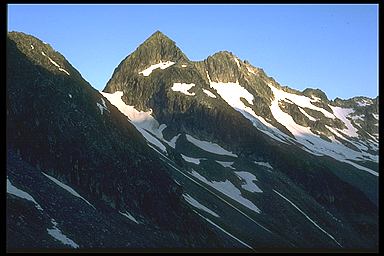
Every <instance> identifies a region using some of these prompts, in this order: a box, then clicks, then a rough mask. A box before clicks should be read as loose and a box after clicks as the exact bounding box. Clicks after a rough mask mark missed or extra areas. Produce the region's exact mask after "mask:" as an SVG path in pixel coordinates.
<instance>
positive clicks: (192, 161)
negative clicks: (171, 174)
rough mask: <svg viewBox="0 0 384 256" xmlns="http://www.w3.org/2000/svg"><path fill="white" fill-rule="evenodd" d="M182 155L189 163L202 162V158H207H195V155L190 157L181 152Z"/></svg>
mask: <svg viewBox="0 0 384 256" xmlns="http://www.w3.org/2000/svg"><path fill="white" fill-rule="evenodd" d="M180 155H181V157H182V158H183V159H184V161H187V162H189V163H193V164H200V160H205V158H193V157H188V156H185V155H183V154H180Z"/></svg>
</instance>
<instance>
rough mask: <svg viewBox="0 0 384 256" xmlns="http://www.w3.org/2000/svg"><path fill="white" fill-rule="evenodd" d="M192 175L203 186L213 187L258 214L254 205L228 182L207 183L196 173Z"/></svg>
mask: <svg viewBox="0 0 384 256" xmlns="http://www.w3.org/2000/svg"><path fill="white" fill-rule="evenodd" d="M192 175H193V176H194V177H196V178H197V179H199V180H200V181H202V182H204V183H205V184H207V185H209V186H211V187H213V188H214V189H216V190H218V191H220V192H221V193H223V194H224V195H226V196H228V197H230V198H232V199H233V200H235V201H237V202H238V203H240V204H242V205H243V206H245V207H247V208H248V209H250V210H252V211H255V212H257V213H260V212H261V211H260V209H259V208H258V207H257V206H256V205H254V204H253V203H252V202H251V201H249V200H248V199H246V198H244V197H243V196H242V195H241V192H240V190H239V189H238V188H236V187H235V185H233V184H232V183H231V182H230V181H229V180H226V181H224V182H218V181H213V182H209V181H208V180H207V179H206V178H205V177H203V176H201V175H200V174H199V173H198V172H196V171H192Z"/></svg>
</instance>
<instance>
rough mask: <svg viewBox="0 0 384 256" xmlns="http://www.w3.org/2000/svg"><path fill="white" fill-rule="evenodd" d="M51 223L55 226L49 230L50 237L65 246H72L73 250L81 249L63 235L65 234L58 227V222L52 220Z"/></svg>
mask: <svg viewBox="0 0 384 256" xmlns="http://www.w3.org/2000/svg"><path fill="white" fill-rule="evenodd" d="M51 223H52V224H53V228H47V232H48V234H49V235H50V236H52V237H53V238H55V239H56V240H58V241H60V242H62V243H63V244H66V245H69V246H71V247H72V248H79V245H78V244H77V243H75V242H74V241H73V240H71V239H69V238H68V237H67V236H66V235H64V234H63V232H62V231H61V230H60V229H59V228H58V227H57V222H56V221H55V220H54V219H51Z"/></svg>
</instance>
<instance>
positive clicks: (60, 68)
mask: <svg viewBox="0 0 384 256" xmlns="http://www.w3.org/2000/svg"><path fill="white" fill-rule="evenodd" d="M31 46H32V45H31ZM41 54H42V55H43V56H45V57H47V58H48V59H49V61H50V62H51V63H52V64H53V65H55V66H56V67H57V68H59V70H60V71H62V72H64V73H66V74H67V75H69V72H68V71H67V70H65V69H63V68H62V67H60V65H59V64H57V63H56V62H55V61H54V60H52V59H51V58H50V57H49V56H48V55H46V54H45V52H43V51H42V52H41Z"/></svg>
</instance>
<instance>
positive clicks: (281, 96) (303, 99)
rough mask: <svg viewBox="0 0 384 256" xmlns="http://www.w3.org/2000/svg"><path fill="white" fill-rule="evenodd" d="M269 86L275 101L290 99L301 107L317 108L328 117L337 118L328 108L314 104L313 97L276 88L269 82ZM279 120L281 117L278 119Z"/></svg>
mask: <svg viewBox="0 0 384 256" xmlns="http://www.w3.org/2000/svg"><path fill="white" fill-rule="evenodd" d="M268 86H269V88H271V90H272V92H273V95H274V96H275V100H274V102H279V101H280V100H290V101H291V102H294V103H295V104H296V105H297V106H299V107H302V108H310V109H313V110H317V111H320V112H322V113H323V114H324V115H325V116H326V117H328V118H332V119H334V118H335V116H334V115H333V114H332V113H330V112H328V111H327V110H325V109H323V108H320V107H317V106H315V105H313V104H312V103H311V100H312V99H311V98H308V97H307V96H304V95H297V94H293V93H289V92H285V91H283V90H281V89H278V88H276V87H275V86H273V85H272V84H270V83H268ZM275 118H276V117H275ZM276 119H277V118H276ZM277 120H279V119H277Z"/></svg>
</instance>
